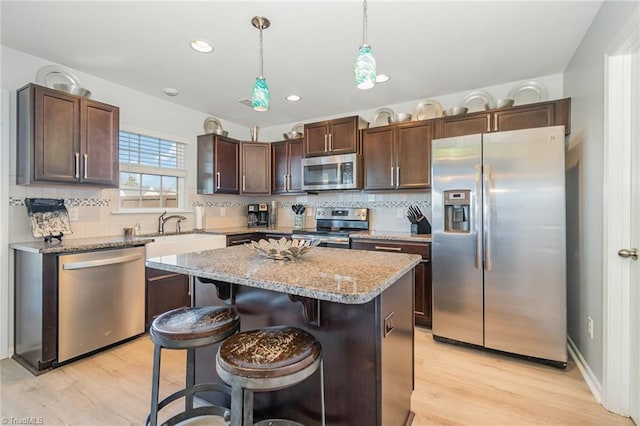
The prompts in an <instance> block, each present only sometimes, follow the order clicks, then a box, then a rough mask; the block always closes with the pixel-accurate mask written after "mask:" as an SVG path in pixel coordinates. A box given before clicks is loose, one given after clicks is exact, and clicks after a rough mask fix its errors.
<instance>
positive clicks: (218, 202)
mask: <svg viewBox="0 0 640 426" xmlns="http://www.w3.org/2000/svg"><path fill="white" fill-rule="evenodd" d="M12 179H13V177H12ZM117 191H118V190H117V189H86V188H82V189H80V188H70V187H33V186H20V185H10V194H9V220H10V223H11V228H10V236H9V238H10V242H22V241H32V240H34V239H35V238H34V237H33V235H32V233H31V227H30V224H29V221H28V218H27V210H26V207H25V205H24V199H25V198H61V199H64V200H65V206H66V207H67V208H74V209H75V210H76V212H77V220H75V221H72V222H71V229H72V231H73V233H72V234H71V235H67V236H66V238H90V237H103V236H112V235H122V234H123V229H124V228H131V227H133V226H134V225H135V224H136V222H139V223H140V226H141V232H142V233H143V234H145V233H153V232H156V231H157V228H158V216H159V212H153V213H119V212H117V207H118V198H117V197H118V193H117ZM187 200H188V202H187V205H188V207H187V208H186V209H185V211H184V212H180V214H182V215H184V216H186V217H187V220H186V221H184V222H183V223H182V230H183V231H186V230H191V229H193V227H194V224H195V219H194V212H193V210H194V207H195V206H196V205H199V206H202V207H203V211H204V216H205V219H204V222H203V224H204V227H205V228H232V227H239V226H245V225H246V205H247V204H249V203H270V202H271V201H276V203H277V206H278V216H277V224H278V226H282V227H293V220H294V214H293V211H292V210H291V205H292V204H303V205H305V206H306V207H307V218H306V219H307V220H306V226H307V227H308V228H313V227H315V225H316V224H315V220H314V214H315V208H316V207H330V206H331V207H333V206H335V207H366V208H369V209H370V210H369V212H370V218H369V221H370V228H371V229H373V230H377V231H390V232H409V231H410V223H409V221H408V220H407V219H406V216H405V214H406V211H407V207H408V206H409V205H417V206H419V207H420V209H421V210H422V211H423V212H424V214H425V216H427V218H428V219H430V218H431V193H430V192H426V191H419V192H418V191H416V192H389V193H374V194H370V193H365V192H360V191H341V192H337V191H336V192H321V193H319V194H317V195H311V194H308V195H306V194H303V195H298V196H275V195H274V196H264V197H247V196H241V195H212V196H203V195H197V194H196V193H195V191H189V194H188V198H187ZM173 226H174V224H173V222H169V223H167V225H166V228H165V230H166V231H167V232H172V231H173Z"/></svg>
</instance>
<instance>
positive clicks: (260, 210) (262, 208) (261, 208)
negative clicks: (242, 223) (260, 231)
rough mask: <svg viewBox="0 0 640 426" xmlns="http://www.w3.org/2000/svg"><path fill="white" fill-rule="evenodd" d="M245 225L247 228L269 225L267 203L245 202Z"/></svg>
mask: <svg viewBox="0 0 640 426" xmlns="http://www.w3.org/2000/svg"><path fill="white" fill-rule="evenodd" d="M247 226H248V227H249V228H254V227H265V228H266V227H267V226H269V205H268V204H264V203H260V204H247Z"/></svg>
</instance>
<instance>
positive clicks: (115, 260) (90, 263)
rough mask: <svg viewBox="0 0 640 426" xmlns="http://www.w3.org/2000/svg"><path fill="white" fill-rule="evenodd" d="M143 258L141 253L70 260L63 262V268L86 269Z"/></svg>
mask: <svg viewBox="0 0 640 426" xmlns="http://www.w3.org/2000/svg"><path fill="white" fill-rule="evenodd" d="M140 259H142V255H140V254H130V255H127V256H119V257H109V258H106V259H98V260H86V261H84V262H69V263H63V264H62V269H66V270H69V269H86V268H95V267H96V266H106V265H115V264H118V263H127V262H134V261H136V260H140Z"/></svg>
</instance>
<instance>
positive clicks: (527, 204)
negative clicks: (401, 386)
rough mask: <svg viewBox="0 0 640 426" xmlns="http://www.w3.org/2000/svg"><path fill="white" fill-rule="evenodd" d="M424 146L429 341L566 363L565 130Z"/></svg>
mask: <svg viewBox="0 0 640 426" xmlns="http://www.w3.org/2000/svg"><path fill="white" fill-rule="evenodd" d="M432 143H433V144H432V215H433V217H432V225H431V226H432V272H433V335H434V337H435V338H445V339H450V340H455V341H459V342H465V343H470V344H473V345H479V346H484V347H486V348H491V349H496V350H499V351H504V352H509V353H514V354H519V355H524V356H527V357H533V358H538V359H540V360H546V361H550V362H551V363H552V364H559V366H566V361H567V348H566V340H567V309H566V305H567V303H566V262H565V257H566V253H565V172H564V170H565V164H564V127H563V126H555V127H543V128H536V129H527V130H516V131H509V132H497V133H487V134H477V135H469V136H460V137H452V138H446V139H436V140H433V142H432Z"/></svg>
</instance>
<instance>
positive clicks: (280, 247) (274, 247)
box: [246, 237, 320, 260]
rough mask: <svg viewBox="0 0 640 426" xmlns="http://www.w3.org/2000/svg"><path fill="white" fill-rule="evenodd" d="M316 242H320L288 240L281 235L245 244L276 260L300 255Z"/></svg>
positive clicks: (317, 242) (315, 244) (316, 241)
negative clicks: (280, 236)
mask: <svg viewBox="0 0 640 426" xmlns="http://www.w3.org/2000/svg"><path fill="white" fill-rule="evenodd" d="M318 244H320V241H319V240H288V239H286V238H284V237H283V238H280V239H279V240H276V239H274V238H269V239H268V240H260V241H258V242H256V241H251V242H250V243H249V244H246V245H248V246H249V247H250V248H252V249H253V251H255V252H256V253H258V254H259V255H260V256H263V257H267V258H269V259H276V260H291V259H294V258H296V257H298V256H302V255H303V254H305V253H306V252H308V251H310V250H311V249H312V248H314V247H315V246H317V245H318Z"/></svg>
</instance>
